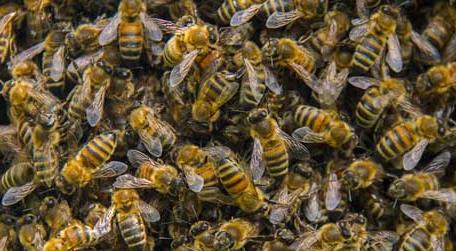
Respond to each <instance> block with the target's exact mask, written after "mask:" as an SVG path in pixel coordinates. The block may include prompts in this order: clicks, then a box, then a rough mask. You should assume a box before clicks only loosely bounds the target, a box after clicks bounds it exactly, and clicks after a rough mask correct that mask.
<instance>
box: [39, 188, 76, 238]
mask: <svg viewBox="0 0 456 251" xmlns="http://www.w3.org/2000/svg"><path fill="white" fill-rule="evenodd" d="M38 211H39V215H40V218H41V219H42V220H43V221H44V223H46V225H47V226H48V227H49V229H50V230H51V231H50V232H49V236H50V237H53V236H56V234H57V233H58V232H59V231H60V230H62V229H64V228H65V227H67V226H68V225H70V224H71V223H72V222H73V220H74V219H73V213H72V211H71V208H70V206H69V205H68V202H67V201H66V200H61V201H58V200H57V198H55V197H53V196H47V197H45V198H44V199H43V200H42V201H41V204H40V206H39V208H38Z"/></svg>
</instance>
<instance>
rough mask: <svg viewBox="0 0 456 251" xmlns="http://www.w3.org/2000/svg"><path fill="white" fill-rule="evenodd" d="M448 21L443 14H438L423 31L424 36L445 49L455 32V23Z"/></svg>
mask: <svg viewBox="0 0 456 251" xmlns="http://www.w3.org/2000/svg"><path fill="white" fill-rule="evenodd" d="M448 21H449V20H445V18H444V17H442V16H436V17H434V18H432V20H431V22H429V24H428V25H427V26H426V28H425V29H424V31H423V35H424V37H426V38H427V39H429V41H430V42H431V43H432V44H433V45H434V46H435V47H437V49H439V50H441V49H443V47H444V46H445V45H446V44H447V42H448V40H449V39H450V37H451V35H452V34H453V32H454V29H453V25H452V24H451V23H450V22H448Z"/></svg>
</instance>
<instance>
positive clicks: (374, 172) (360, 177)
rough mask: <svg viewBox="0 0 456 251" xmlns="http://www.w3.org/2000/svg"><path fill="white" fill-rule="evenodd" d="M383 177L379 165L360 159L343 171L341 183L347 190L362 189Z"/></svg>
mask: <svg viewBox="0 0 456 251" xmlns="http://www.w3.org/2000/svg"><path fill="white" fill-rule="evenodd" d="M383 175H384V171H383V168H382V166H381V165H380V164H378V163H376V162H374V161H373V160H371V159H360V160H356V161H354V162H352V163H351V164H350V165H349V166H348V167H347V168H346V169H344V171H343V172H342V180H341V183H342V185H343V186H344V187H346V188H347V189H349V190H358V189H364V188H368V187H369V186H371V185H372V184H373V183H374V182H375V181H378V180H380V179H381V178H382V177H383Z"/></svg>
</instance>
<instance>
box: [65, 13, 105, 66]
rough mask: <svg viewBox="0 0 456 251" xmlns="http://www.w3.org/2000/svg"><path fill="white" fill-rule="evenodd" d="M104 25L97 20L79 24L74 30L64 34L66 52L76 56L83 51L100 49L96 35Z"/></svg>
mask: <svg viewBox="0 0 456 251" xmlns="http://www.w3.org/2000/svg"><path fill="white" fill-rule="evenodd" d="M104 27H105V25H104V24H103V23H100V22H97V23H95V24H81V25H79V26H78V27H77V28H76V29H75V30H74V31H72V32H69V33H67V34H66V36H65V45H66V46H67V49H68V54H69V55H70V56H71V57H73V58H76V57H78V56H81V54H83V53H87V54H90V53H94V52H96V51H98V50H99V49H100V44H99V43H98V37H99V36H100V33H101V32H102V30H103V28H104Z"/></svg>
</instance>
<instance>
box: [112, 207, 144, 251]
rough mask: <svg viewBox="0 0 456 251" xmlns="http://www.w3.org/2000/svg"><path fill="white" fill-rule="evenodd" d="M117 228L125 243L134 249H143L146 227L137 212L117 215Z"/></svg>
mask: <svg viewBox="0 0 456 251" xmlns="http://www.w3.org/2000/svg"><path fill="white" fill-rule="evenodd" d="M117 222H118V224H119V229H120V232H121V234H122V237H123V239H124V241H125V243H126V244H127V245H128V247H129V248H131V249H134V250H143V249H144V247H145V245H146V237H147V236H146V227H145V226H144V223H143V221H142V219H141V216H140V215H138V214H130V215H127V216H124V215H119V214H118V215H117Z"/></svg>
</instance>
